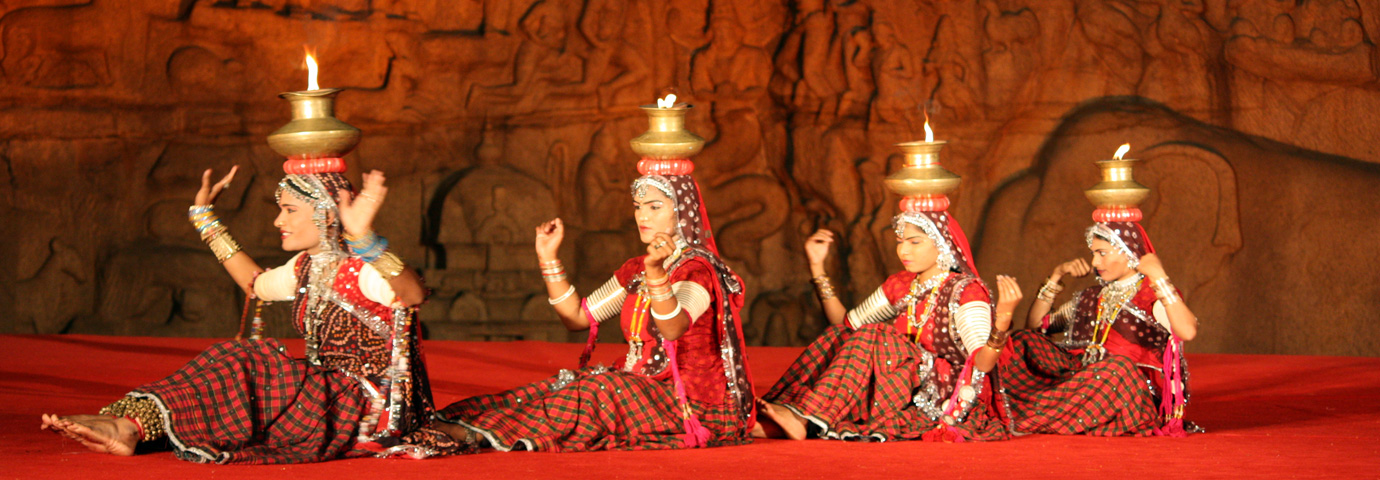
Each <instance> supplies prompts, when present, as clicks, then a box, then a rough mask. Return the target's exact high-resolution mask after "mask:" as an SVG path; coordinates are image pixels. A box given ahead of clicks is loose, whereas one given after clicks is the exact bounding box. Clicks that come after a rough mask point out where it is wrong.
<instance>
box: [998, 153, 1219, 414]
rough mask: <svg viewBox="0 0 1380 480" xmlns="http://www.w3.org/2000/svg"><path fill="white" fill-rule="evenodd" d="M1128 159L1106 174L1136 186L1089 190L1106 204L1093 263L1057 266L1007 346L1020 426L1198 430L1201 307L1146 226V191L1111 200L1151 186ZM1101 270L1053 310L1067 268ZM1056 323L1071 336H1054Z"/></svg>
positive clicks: (1097, 214)
mask: <svg viewBox="0 0 1380 480" xmlns="http://www.w3.org/2000/svg"><path fill="white" fill-rule="evenodd" d="M1129 162H1131V161H1130V160H1115V161H1104V162H1099V163H1101V164H1102V167H1103V169H1104V177H1105V178H1108V179H1109V180H1108V181H1111V179H1113V178H1123V177H1124V178H1125V179H1126V180H1124V181H1122V180H1119V181H1122V182H1130V183H1131V184H1132V186H1131V187H1129V188H1128V187H1126V186H1125V185H1119V186H1114V187H1109V186H1108V185H1111V184H1110V183H1106V182H1104V183H1102V184H1099V185H1098V186H1095V187H1093V188H1092V189H1090V190H1089V191H1088V197H1089V198H1090V199H1093V200H1094V202H1098V204H1099V207H1098V209H1097V210H1096V211H1094V212H1093V219H1094V221H1096V223H1095V224H1093V226H1092V227H1089V228H1088V230H1087V232H1086V234H1085V235H1084V236H1085V239H1086V241H1087V244H1088V249H1089V250H1091V251H1092V262H1091V265H1089V263H1088V262H1087V261H1085V260H1082V259H1075V260H1070V261H1068V262H1065V263H1062V264H1060V265H1058V266H1056V267H1055V268H1054V271H1053V272H1052V273H1050V276H1049V279H1048V280H1046V281H1045V284H1044V286H1043V287H1041V288H1040V292H1039V294H1038V296H1037V297H1036V300H1035V303H1034V305H1032V306H1031V309H1030V314H1029V317H1028V319H1027V322H1028V325H1027V329H1025V330H1022V331H1019V332H1016V333H1015V334H1014V335H1012V338H1011V346H1010V347H1009V348H1008V349H1007V350H1006V352H1004V353H1003V354H1002V358H1001V365H1000V367H999V368H1000V369H1001V371H1002V378H1003V382H1004V386H1005V387H1006V389H1007V392H1008V394H1009V396H1010V399H1011V413H1012V417H1013V420H1014V422H1013V426H1012V429H1013V433H1021V434H1025V433H1058V434H1080V433H1084V434H1089V435H1151V434H1154V435H1168V436H1184V435H1187V432H1189V431H1195V430H1198V429H1197V427H1196V426H1194V425H1193V424H1192V423H1187V422H1184V421H1183V408H1184V404H1185V402H1186V401H1187V399H1188V392H1187V387H1188V370H1187V365H1186V364H1185V363H1184V359H1183V342H1184V341H1188V340H1192V339H1193V337H1194V336H1195V335H1196V334H1197V323H1198V320H1197V317H1195V316H1194V315H1193V312H1192V311H1190V310H1189V309H1188V306H1187V305H1185V304H1184V302H1183V300H1182V298H1181V295H1180V294H1179V291H1178V290H1177V289H1176V288H1174V286H1173V285H1172V284H1170V282H1169V276H1168V275H1167V274H1166V273H1165V270H1164V266H1163V265H1162V264H1161V263H1160V259H1159V257H1158V256H1157V255H1155V249H1154V247H1153V246H1151V244H1150V237H1149V236H1148V235H1146V233H1145V229H1144V228H1141V226H1140V223H1139V221H1140V219H1141V212H1140V209H1139V208H1137V207H1136V206H1135V204H1136V203H1138V202H1139V200H1135V201H1134V202H1125V200H1126V199H1125V196H1124V195H1123V196H1122V197H1121V198H1119V199H1118V200H1120V202H1119V203H1122V204H1121V205H1115V204H1112V202H1110V201H1104V200H1103V199H1104V198H1106V199H1111V198H1116V196H1115V195H1109V194H1108V192H1109V191H1110V190H1113V189H1119V190H1123V191H1128V190H1132V191H1135V192H1141V193H1139V194H1138V195H1139V198H1144V195H1147V194H1148V192H1149V190H1148V189H1145V188H1144V187H1142V186H1140V185H1139V184H1134V182H1133V181H1130V180H1129V179H1130V164H1129ZM1121 170H1124V171H1121ZM1123 193H1124V192H1123ZM1126 203H1130V205H1126ZM1094 270H1095V271H1096V273H1097V280H1098V283H1099V284H1098V285H1095V286H1092V287H1088V288H1086V289H1083V290H1082V291H1079V292H1078V293H1076V294H1074V296H1073V298H1072V299H1070V300H1068V301H1067V302H1064V304H1063V305H1062V306H1060V307H1059V308H1057V309H1053V311H1051V308H1052V307H1053V305H1054V299H1055V298H1056V297H1057V296H1058V294H1059V292H1060V291H1062V290H1063V286H1062V285H1060V280H1062V279H1063V277H1065V276H1069V275H1072V276H1078V277H1081V276H1084V275H1087V274H1088V273H1089V272H1091V271H1094ZM1050 333H1063V334H1064V336H1063V338H1062V339H1061V340H1059V341H1057V342H1055V341H1053V340H1051V339H1050V338H1049V337H1047V336H1046V334H1050Z"/></svg>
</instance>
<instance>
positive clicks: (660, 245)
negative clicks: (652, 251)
mask: <svg viewBox="0 0 1380 480" xmlns="http://www.w3.org/2000/svg"><path fill="white" fill-rule="evenodd" d="M664 246H666V242H656V245H652V247H654V248H661V247H664Z"/></svg>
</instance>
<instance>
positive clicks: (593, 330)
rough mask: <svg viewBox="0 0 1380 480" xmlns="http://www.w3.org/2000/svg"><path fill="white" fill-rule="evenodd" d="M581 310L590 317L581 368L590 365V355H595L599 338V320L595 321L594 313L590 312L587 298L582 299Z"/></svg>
mask: <svg viewBox="0 0 1380 480" xmlns="http://www.w3.org/2000/svg"><path fill="white" fill-rule="evenodd" d="M580 311H583V312H585V318H588V319H589V339H587V340H585V351H583V352H580V368H585V367H587V366H589V357H590V356H591V355H594V342H595V341H597V340H598V339H599V322H598V321H595V319H594V314H592V313H589V304H588V303H586V302H585V300H583V299H581V300H580Z"/></svg>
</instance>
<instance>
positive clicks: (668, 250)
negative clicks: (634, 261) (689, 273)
mask: <svg viewBox="0 0 1380 480" xmlns="http://www.w3.org/2000/svg"><path fill="white" fill-rule="evenodd" d="M674 253H676V239H675V238H672V237H671V234H669V233H665V232H660V233H657V234H656V236H654V237H652V243H649V244H647V257H646V258H644V259H642V263H643V266H644V267H646V268H647V275H648V276H655V275H653V274H660V275H661V276H665V273H666V270H665V268H663V267H662V266H661V264H662V263H663V262H665V261H666V258H667V257H670V256H671V255H672V254H674Z"/></svg>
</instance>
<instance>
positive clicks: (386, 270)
mask: <svg viewBox="0 0 1380 480" xmlns="http://www.w3.org/2000/svg"><path fill="white" fill-rule="evenodd" d="M369 265H372V266H373V267H374V270H378V272H379V275H382V276H383V279H384V280H392V279H394V278H397V277H398V275H402V272H403V269H404V268H406V267H407V266H406V265H405V264H403V261H402V259H401V258H398V256H397V255H394V254H393V252H383V254H382V255H379V257H378V258H376V259H374V261H372V262H369Z"/></svg>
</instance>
